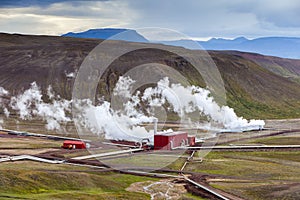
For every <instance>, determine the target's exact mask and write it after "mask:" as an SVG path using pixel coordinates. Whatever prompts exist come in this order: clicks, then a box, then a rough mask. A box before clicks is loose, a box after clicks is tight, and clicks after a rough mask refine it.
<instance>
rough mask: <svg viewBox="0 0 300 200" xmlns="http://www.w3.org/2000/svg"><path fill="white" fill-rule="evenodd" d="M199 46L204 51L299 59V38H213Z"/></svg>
mask: <svg viewBox="0 0 300 200" xmlns="http://www.w3.org/2000/svg"><path fill="white" fill-rule="evenodd" d="M199 44H201V45H202V47H203V48H204V49H206V50H237V51H244V52H254V53H259V54H263V55H270V56H277V57H282V58H294V59H300V38H291V37H264V38H257V39H253V40H248V39H246V38H244V37H239V38H236V39H234V40H225V39H215V38H213V39H211V40H209V41H206V42H199Z"/></svg>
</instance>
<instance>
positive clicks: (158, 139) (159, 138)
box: [154, 132, 189, 150]
mask: <svg viewBox="0 0 300 200" xmlns="http://www.w3.org/2000/svg"><path fill="white" fill-rule="evenodd" d="M186 145H189V142H188V134H187V133H186V132H171V133H157V134H155V135H154V149H155V150H172V149H173V148H176V147H180V146H186Z"/></svg>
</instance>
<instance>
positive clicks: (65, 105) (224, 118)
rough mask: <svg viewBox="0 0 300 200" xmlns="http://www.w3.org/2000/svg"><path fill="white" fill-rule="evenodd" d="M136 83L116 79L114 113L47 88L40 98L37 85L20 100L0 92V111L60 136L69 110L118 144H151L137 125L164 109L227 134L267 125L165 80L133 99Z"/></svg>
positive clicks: (108, 107)
mask: <svg viewBox="0 0 300 200" xmlns="http://www.w3.org/2000/svg"><path fill="white" fill-rule="evenodd" d="M134 83H135V81H134V80H132V79H130V77H120V78H119V81H118V82H117V84H116V87H115V89H114V92H113V94H114V96H115V97H116V98H117V99H119V104H121V105H119V106H118V108H114V105H111V103H110V102H107V101H104V102H102V103H101V104H99V105H93V104H92V102H91V101H90V100H87V99H84V100H76V102H73V105H72V101H69V100H65V99H62V98H61V97H60V96H59V95H56V94H55V93H54V92H53V90H52V88H51V86H49V87H48V89H47V95H45V96H44V97H43V95H42V92H41V90H40V88H39V87H38V86H37V84H36V83H35V82H34V83H32V84H31V87H30V88H29V89H28V90H25V91H24V92H23V93H22V94H19V95H17V96H15V97H10V98H9V97H8V96H9V92H8V91H6V90H5V89H4V88H1V87H0V109H1V110H3V112H4V113H5V115H6V116H7V117H8V116H9V113H10V112H9V110H10V111H13V112H17V114H18V115H19V117H20V118H21V119H23V120H31V119H34V118H38V119H42V120H44V121H45V122H46V128H47V129H48V130H55V129H58V130H59V129H60V128H61V125H62V124H65V123H67V122H70V121H72V119H71V117H70V113H71V107H72V106H73V109H75V110H77V111H79V112H78V113H79V115H78V116H77V117H76V123H80V124H81V125H83V126H85V127H86V128H88V129H89V130H91V131H92V132H94V133H96V134H99V135H103V136H105V138H107V139H119V140H122V139H126V140H137V141H138V140H140V139H141V138H150V139H151V138H152V137H153V130H150V131H149V130H147V129H146V128H145V127H143V126H140V124H141V123H144V122H152V121H153V119H154V117H155V113H154V111H153V108H155V107H162V106H164V107H166V105H168V107H167V108H166V109H168V110H172V111H174V112H175V113H177V114H178V115H179V116H180V117H181V118H182V117H185V116H188V114H190V113H195V112H198V113H199V116H203V115H204V116H206V117H207V119H208V120H209V121H212V122H217V123H219V124H221V125H222V126H223V127H224V128H225V129H227V130H236V131H244V130H253V129H259V128H262V127H263V126H264V124H265V123H264V121H262V120H250V121H248V120H246V119H244V118H242V117H238V116H237V115H236V114H235V112H234V110H233V109H232V108H230V107H228V106H219V105H218V104H217V103H216V102H215V101H214V99H213V97H212V96H211V94H210V91H209V90H206V89H203V88H200V87H197V86H186V87H185V86H182V85H180V84H171V83H170V82H169V79H168V78H164V79H162V80H160V81H159V82H158V83H157V86H156V87H149V88H146V89H145V90H144V91H143V92H141V91H137V92H135V93H134V94H132V92H131V90H132V87H133V85H134ZM3 97H5V98H6V99H9V103H6V104H5V103H4V102H3ZM120 100H122V101H120ZM120 102H121V103H120ZM4 105H6V106H4ZM141 108H144V109H141ZM1 122H2V123H3V119H0V125H1ZM197 124H198V122H195V123H194V125H195V126H196V125H197ZM0 128H1V127H0Z"/></svg>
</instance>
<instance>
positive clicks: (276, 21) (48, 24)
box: [0, 0, 300, 39]
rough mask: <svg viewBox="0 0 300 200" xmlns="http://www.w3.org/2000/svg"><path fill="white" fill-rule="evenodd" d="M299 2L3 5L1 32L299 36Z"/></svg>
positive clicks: (0, 0) (47, 1)
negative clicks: (143, 31)
mask: <svg viewBox="0 0 300 200" xmlns="http://www.w3.org/2000/svg"><path fill="white" fill-rule="evenodd" d="M299 10H300V1H299V0H230V1H228V0H210V1H207V0H185V1H183V0H102V1H99V0H85V1H82V0H0V32H9V33H23V34H49V35H61V34H63V33H67V32H71V31H72V32H79V31H84V30H87V29H91V28H103V27H115V28H143V27H161V28H169V29H174V30H176V31H179V32H182V33H184V34H186V35H188V36H190V37H192V38H199V39H206V38H210V37H223V38H235V37H238V36H245V37H248V38H255V37H262V36H290V37H298V36H300V20H299V19H300V12H299Z"/></svg>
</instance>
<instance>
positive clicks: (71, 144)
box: [62, 140, 86, 149]
mask: <svg viewBox="0 0 300 200" xmlns="http://www.w3.org/2000/svg"><path fill="white" fill-rule="evenodd" d="M62 148H64V149H86V145H85V143H84V142H83V141H74V140H65V141H64V143H63V145H62Z"/></svg>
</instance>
